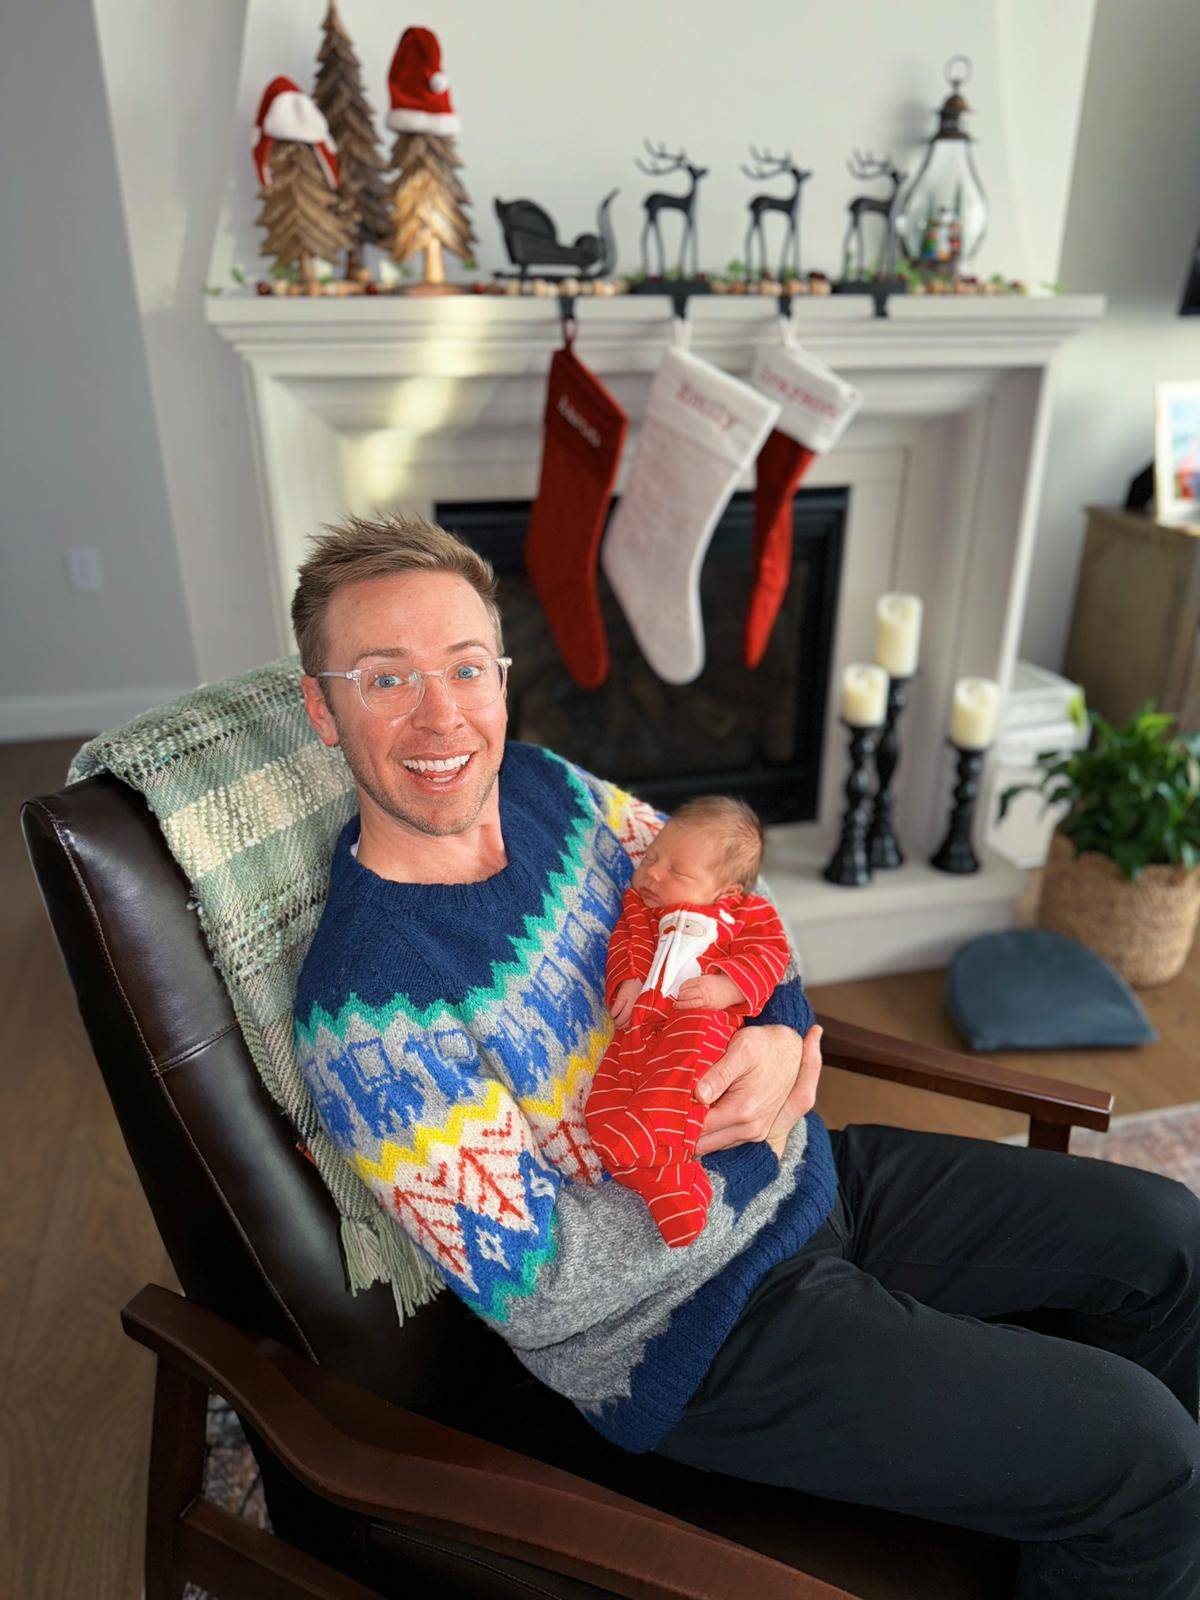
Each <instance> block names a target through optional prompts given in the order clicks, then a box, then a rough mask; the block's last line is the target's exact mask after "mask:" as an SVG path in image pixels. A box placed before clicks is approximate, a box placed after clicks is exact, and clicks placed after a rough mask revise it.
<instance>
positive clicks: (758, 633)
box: [742, 428, 816, 667]
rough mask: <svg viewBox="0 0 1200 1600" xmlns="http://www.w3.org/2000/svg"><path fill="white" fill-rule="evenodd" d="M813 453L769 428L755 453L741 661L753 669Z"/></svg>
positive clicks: (781, 583)
mask: <svg viewBox="0 0 1200 1600" xmlns="http://www.w3.org/2000/svg"><path fill="white" fill-rule="evenodd" d="M815 460H816V452H815V451H813V450H810V449H809V448H808V446H807V445H804V444H801V443H800V441H799V440H798V439H792V438H789V437H788V435H787V434H786V433H780V431H779V429H778V428H774V429H772V431H771V433H770V435H769V436H768V438H767V442H766V444H764V445H763V447H762V449H761V450H760V451H759V454H758V467H757V477H756V480H755V484H754V588H753V590H752V592H751V595H750V604H749V605H748V606H747V608H746V628H745V632H744V634H743V636H742V659H743V661H745V663H746V665H747V666H748V667H756V666H758V664H759V662H760V661H761V660H762V658H763V656H764V655H765V654H766V650H767V645H768V644H769V643H770V639H771V630H772V628H774V626H775V619H776V617H778V615H779V609H780V607H781V606H782V605H783V597H784V595H785V594H786V593H787V586H788V582H789V581H790V579H791V576H792V502H793V501H794V500H795V498H796V490H797V488H798V487H799V485H800V481H801V479H802V478H803V477H804V474H805V473H806V472H807V471H808V467H809V463H810V462H811V461H815Z"/></svg>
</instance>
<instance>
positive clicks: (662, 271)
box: [633, 139, 708, 278]
mask: <svg viewBox="0 0 1200 1600" xmlns="http://www.w3.org/2000/svg"><path fill="white" fill-rule="evenodd" d="M642 143H643V144H644V145H645V146H646V149H647V151H648V152H649V155H650V158H651V160H652V161H654V162H657V163H663V164H662V165H656V166H652V167H648V166H646V165H645V164H644V162H643V161H642V158H641V157H640V156H635V157H634V158H633V159H634V164H635V165H636V166H637V168H638V170H639V171H641V172H644V173H646V175H647V176H648V177H651V178H658V177H661V176H662V174H663V173H664V172H687V173H688V174H690V176H691V180H692V182H691V187H690V188H689V189H688V191H687V193H686V194H662V193H655V194H648V195H647V196H646V198H645V199H644V200H643V201H642V206H643V208H644V209H645V212H646V221H645V223H644V225H643V227H642V270H643V272H644V273H645V274H646V276H647V277H650V276H651V272H650V258H649V256H648V254H647V251H646V243H647V239H648V236H649V234H650V233H651V232H652V231H653V234H654V238H655V241H656V242H657V244H658V276H659V277H660V278H661V277H665V276H666V271H667V258H666V253H665V252H664V250H663V241H662V230H661V229H660V227H659V225H658V214H659V212H660V211H682V212H683V216H684V223H683V237H682V238H681V239H680V241H679V275H680V277H686V275H687V271H688V265H687V260H688V252H689V247H690V251H691V258H692V265H691V271H692V276H693V277H695V276H698V275H699V272H700V261H699V245H698V243H697V239H696V218H695V205H696V185H697V184H698V183H699V182H700V179H701V178H705V177H707V176H708V168H707V167H694V166H693V165H692V164H691V162H690V161H689V160H688V158H687V151H686V150H680V151H679V152H678V154H676V155H672V154H671V153H670V152H669V151H668V150H667V148H666V146H665V145H662V144H660V145H659V146H658V147H657V148H655V146H654V145H652V144H651V143H650V141H649V139H643V141H642Z"/></svg>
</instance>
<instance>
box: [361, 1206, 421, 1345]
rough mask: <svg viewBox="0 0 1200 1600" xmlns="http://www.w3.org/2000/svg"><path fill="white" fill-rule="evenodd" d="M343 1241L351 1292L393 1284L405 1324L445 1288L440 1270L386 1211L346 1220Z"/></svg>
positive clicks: (397, 1307)
mask: <svg viewBox="0 0 1200 1600" xmlns="http://www.w3.org/2000/svg"><path fill="white" fill-rule="evenodd" d="M341 1241H342V1254H343V1255H344V1256H345V1259H346V1272H347V1276H348V1278H349V1282H350V1292H351V1293H352V1294H357V1293H358V1291H359V1290H360V1289H369V1288H370V1287H371V1285H372V1284H373V1283H380V1282H382V1283H388V1284H390V1285H391V1290H392V1298H393V1299H394V1300H395V1302H396V1312H397V1315H398V1316H399V1318H400V1321H401V1322H402V1323H403V1322H404V1320H405V1318H406V1317H410V1316H412V1314H413V1313H414V1312H416V1311H419V1310H420V1309H421V1307H422V1306H426V1305H428V1304H429V1302H430V1301H431V1300H432V1299H433V1298H434V1296H435V1295H437V1294H439V1293H440V1292H441V1291H442V1290H443V1289H444V1288H445V1287H446V1283H445V1279H443V1278H442V1277H441V1276H440V1275H439V1273H438V1271H437V1269H436V1268H435V1267H434V1266H433V1265H432V1263H431V1262H428V1261H426V1260H425V1258H424V1256H421V1255H419V1254H418V1252H417V1251H416V1250H414V1249H413V1247H412V1246H411V1245H410V1244H409V1242H408V1240H407V1239H406V1238H405V1237H404V1236H403V1234H401V1233H399V1232H398V1231H397V1228H396V1224H395V1223H394V1222H392V1220H391V1219H390V1218H389V1217H388V1216H387V1214H386V1213H385V1212H383V1211H380V1212H379V1213H378V1214H377V1215H376V1216H374V1217H372V1218H370V1219H369V1220H368V1219H366V1218H359V1217H343V1218H342V1221H341Z"/></svg>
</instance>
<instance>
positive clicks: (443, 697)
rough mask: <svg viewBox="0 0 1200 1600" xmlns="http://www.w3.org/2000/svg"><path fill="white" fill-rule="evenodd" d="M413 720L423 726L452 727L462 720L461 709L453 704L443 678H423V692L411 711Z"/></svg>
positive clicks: (451, 696)
mask: <svg viewBox="0 0 1200 1600" xmlns="http://www.w3.org/2000/svg"><path fill="white" fill-rule="evenodd" d="M413 721H414V723H416V724H418V725H419V726H420V727H423V728H453V727H455V726H456V725H457V724H458V723H460V722H462V721H463V714H462V710H461V709H460V707H459V706H457V705H456V704H455V702H454V696H453V695H452V694H451V693H450V691H449V689H448V688H447V687H446V680H445V679H444V678H437V677H428V678H426V679H425V693H424V694H423V695H422V696H421V703H420V705H419V706H418V707H417V709H416V710H415V711H414V712H413Z"/></svg>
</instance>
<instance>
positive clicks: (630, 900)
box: [604, 889, 654, 1011]
mask: <svg viewBox="0 0 1200 1600" xmlns="http://www.w3.org/2000/svg"><path fill="white" fill-rule="evenodd" d="M653 960H654V930H653V928H652V927H651V924H650V918H649V917H648V916H647V915H646V907H645V905H644V904H643V902H642V897H641V896H640V895H639V894H638V893H637V891H636V890H635V889H626V891H625V895H624V898H623V899H622V901H621V915H620V916H619V917H618V918H617V925H616V927H615V928H614V929H613V931H612V938H611V939H610V940H609V944H608V964H607V969H606V972H605V980H604V1001H605V1004H606V1005H607V1006H608V1008H609V1010H610V1011H611V1010H612V1004H613V999H614V998H615V996H616V992H617V989H618V987H619V986H620V985H621V984H622V983H624V982H625V980H626V979H627V978H644V977H645V976H646V974H647V973H648V972H649V971H650V966H651V963H652V962H653Z"/></svg>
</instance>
